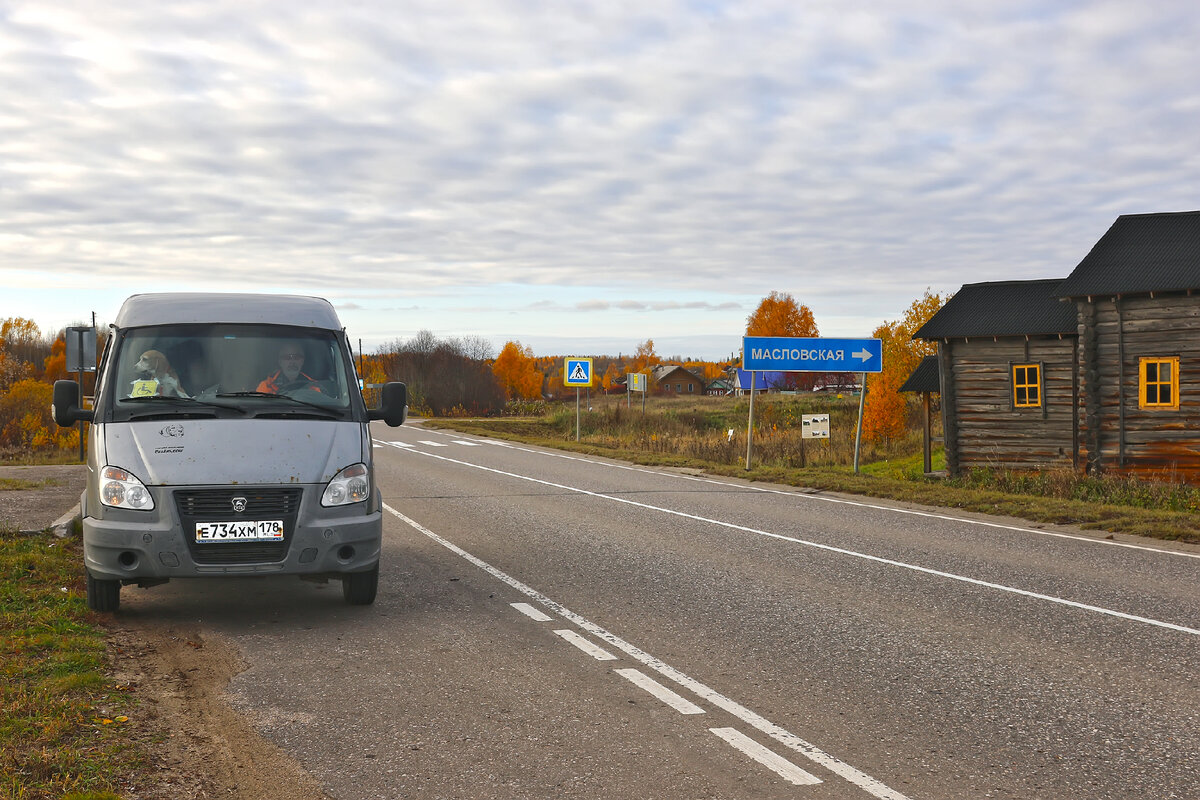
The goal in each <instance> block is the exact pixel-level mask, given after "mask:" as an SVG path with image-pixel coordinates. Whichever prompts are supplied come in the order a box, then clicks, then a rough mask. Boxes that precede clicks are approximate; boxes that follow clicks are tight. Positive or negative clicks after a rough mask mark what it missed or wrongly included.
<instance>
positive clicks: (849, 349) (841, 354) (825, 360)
mask: <svg viewBox="0 0 1200 800" xmlns="http://www.w3.org/2000/svg"><path fill="white" fill-rule="evenodd" d="M742 369H745V370H749V371H750V421H749V424H748V426H747V427H748V430H747V432H746V469H747V470H749V469H750V452H751V448H750V441H751V439H753V438H754V389H755V375H756V373H758V372H858V373H861V375H862V394H861V395H860V397H859V400H858V433H857V434H856V435H855V439H854V472H855V474H857V473H858V449H859V440H860V439H861V438H862V416H863V404H864V400H865V399H866V395H867V373H868V372H882V371H883V340H882V339H823V338H812V337H789V336H746V337H745V338H743V339H742Z"/></svg>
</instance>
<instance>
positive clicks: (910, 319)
mask: <svg viewBox="0 0 1200 800" xmlns="http://www.w3.org/2000/svg"><path fill="white" fill-rule="evenodd" d="M950 297H951V295H949V294H946V295H945V296H943V295H940V294H933V293H932V292H930V291H929V289H926V290H925V294H924V295H922V296H921V297H919V298H917V299H916V300H914V301H913V303H912V305H910V306H909V307H908V310H907V311H905V312H904V318H903V319H901V320H900V321H898V322H884V323H883V324H881V325H880V326H879V327H878V328H876V329H875V331H874V332H873V333H872V336H874V337H875V338H876V339H880V340H882V342H883V371H882V372H880V373H877V374H874V375H871V376H870V377H869V378H868V381H867V383H868V387H869V389H868V391H867V399H866V404H865V407H864V409H863V438H864V439H866V440H867V441H869V442H875V441H880V440H882V439H893V438H897V437H900V436H903V435H904V432H905V430H906V427H907V416H908V401H907V400H906V399H905V397H904V395H902V394H900V387H901V386H903V385H904V381H906V380H908V376H909V375H911V374H912V372H913V370H915V369H916V368H917V366H918V365H919V364H920V363H921V359H923V358H924V357H925V356H927V355H935V354H936V353H937V344H936V343H934V342H926V341H923V340H914V339H913V338H912V336H913V334H914V333H916V332H917V330H918V329H919V328H920V327H921V326H922V325H924V324H925V323H926V322H928V321H929V318H930V317H932V316H933V315H934V314H936V313H937V312H938V309H940V308H941V307H942V306H944V305H945V304H946V301H947V300H949V299H950Z"/></svg>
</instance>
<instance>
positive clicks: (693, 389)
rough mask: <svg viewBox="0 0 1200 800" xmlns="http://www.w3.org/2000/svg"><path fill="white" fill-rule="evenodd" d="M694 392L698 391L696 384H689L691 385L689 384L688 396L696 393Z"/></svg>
mask: <svg viewBox="0 0 1200 800" xmlns="http://www.w3.org/2000/svg"><path fill="white" fill-rule="evenodd" d="M694 391H696V384H694V383H689V384H688V394H691V393H692V392H694Z"/></svg>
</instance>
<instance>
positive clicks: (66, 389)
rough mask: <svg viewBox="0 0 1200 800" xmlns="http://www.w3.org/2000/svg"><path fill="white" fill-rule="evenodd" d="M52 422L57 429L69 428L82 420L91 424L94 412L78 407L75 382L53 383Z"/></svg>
mask: <svg viewBox="0 0 1200 800" xmlns="http://www.w3.org/2000/svg"><path fill="white" fill-rule="evenodd" d="M53 402H54V405H53V406H52V410H53V412H54V421H55V422H57V423H58V424H59V427H62V428H69V427H71V426H72V425H74V424H75V423H76V422H78V421H80V420H82V421H84V422H91V421H92V420H93V419H95V417H96V415H95V412H93V411H90V410H88V409H86V408H80V407H79V384H78V383H77V382H75V381H55V382H54V401H53Z"/></svg>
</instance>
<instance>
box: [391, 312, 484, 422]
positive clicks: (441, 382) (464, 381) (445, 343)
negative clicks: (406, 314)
mask: <svg viewBox="0 0 1200 800" xmlns="http://www.w3.org/2000/svg"><path fill="white" fill-rule="evenodd" d="M490 347H491V345H490V344H489V343H488V342H486V340H483V339H478V338H470V337H468V338H466V339H446V340H442V339H438V338H437V337H436V336H434V335H433V333H432V332H430V331H420V332H419V333H417V335H416V336H415V337H414V338H413V339H412V340H411V341H409V342H401V341H396V342H393V343H391V344H385V345H384V346H383V347H382V348H381V349H380V351H379V352H378V354H377V356H376V357H377V358H378V360H379V364H380V365H381V366H382V367H383V370H384V372H385V374H386V375H387V377H388V380H394V381H403V382H405V383H406V384H408V396H409V401H408V404H409V406H410V407H411V408H413V409H416V410H418V411H423V412H426V413H430V414H432V415H433V416H447V415H461V414H472V415H488V414H492V413H495V412H497V411H499V410H500V409H501V408H502V407H503V405H504V392H503V390H502V389H501V388H500V385H499V383H498V382H497V381H496V376H495V374H493V373H492V369H491V367H490V366H489V365H488V363H487V360H488V359H489V358H490V352H489V351H490Z"/></svg>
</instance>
